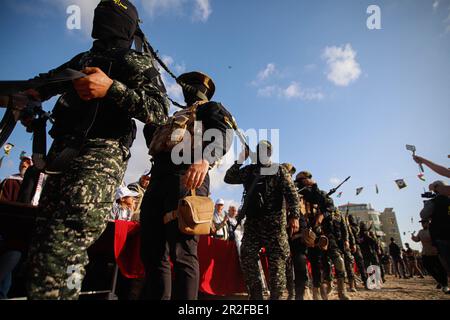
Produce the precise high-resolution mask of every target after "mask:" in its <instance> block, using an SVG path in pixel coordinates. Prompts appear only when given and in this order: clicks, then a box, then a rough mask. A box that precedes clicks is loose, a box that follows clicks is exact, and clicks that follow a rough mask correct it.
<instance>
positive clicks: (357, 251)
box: [348, 215, 367, 288]
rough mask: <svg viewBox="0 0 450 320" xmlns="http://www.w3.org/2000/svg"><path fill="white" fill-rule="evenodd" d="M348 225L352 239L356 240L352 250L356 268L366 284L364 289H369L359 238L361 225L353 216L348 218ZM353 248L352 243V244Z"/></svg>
mask: <svg viewBox="0 0 450 320" xmlns="http://www.w3.org/2000/svg"><path fill="white" fill-rule="evenodd" d="M348 224H349V227H350V232H351V234H352V239H354V243H353V247H354V249H353V250H352V253H353V257H354V258H355V262H356V266H357V267H358V271H359V274H360V275H361V280H362V281H363V283H364V287H366V288H367V272H366V266H365V264H364V258H363V256H362V253H361V247H360V245H361V242H360V237H359V231H360V230H359V225H358V223H357V222H356V221H355V218H354V217H353V216H352V215H349V216H348ZM350 246H352V243H351V244H350Z"/></svg>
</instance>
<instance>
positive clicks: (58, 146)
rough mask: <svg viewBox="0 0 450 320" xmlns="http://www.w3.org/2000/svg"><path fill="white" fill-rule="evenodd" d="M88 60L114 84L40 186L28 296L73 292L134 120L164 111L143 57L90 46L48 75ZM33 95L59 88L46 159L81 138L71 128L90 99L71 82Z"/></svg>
mask: <svg viewBox="0 0 450 320" xmlns="http://www.w3.org/2000/svg"><path fill="white" fill-rule="evenodd" d="M105 61H106V62H108V61H109V62H110V63H106V64H103V63H102V62H105ZM87 66H92V67H100V68H101V69H102V70H103V72H105V73H106V74H108V75H109V76H110V78H111V79H113V80H114V82H113V84H112V86H111V87H110V89H109V91H108V92H107V95H106V96H105V98H103V99H101V100H98V101H99V105H98V106H99V107H98V113H97V115H96V117H95V121H94V122H93V124H92V127H91V130H89V131H88V134H87V135H86V136H85V139H82V143H81V145H80V146H79V147H80V152H79V154H78V155H77V156H76V157H75V158H74V159H73V160H71V161H70V162H69V164H68V167H67V168H66V169H65V170H64V171H63V172H62V173H61V174H57V175H50V176H49V178H48V179H47V182H46V185H45V186H44V190H43V194H42V199H41V202H40V206H41V208H42V209H41V210H42V212H41V216H40V218H39V219H38V220H37V226H36V231H35V235H34V240H33V242H32V246H31V249H30V257H29V262H30V264H29V267H30V280H29V283H28V296H29V298H30V299H77V298H78V296H79V293H80V288H81V282H82V280H83V277H84V275H85V269H84V266H86V264H87V263H88V256H87V252H86V249H87V248H88V247H89V246H90V245H91V244H92V243H94V242H95V241H96V240H97V239H98V238H99V237H100V235H101V234H102V232H103V230H104V229H105V227H106V219H107V217H108V215H109V213H110V211H111V208H112V204H113V200H114V191H115V189H116V188H117V187H118V186H119V185H120V183H121V182H122V179H123V175H124V172H125V169H126V164H127V160H128V158H129V147H130V145H131V142H132V140H133V139H134V136H133V132H132V123H134V122H132V118H136V119H138V120H140V121H142V122H144V123H149V122H153V123H164V122H165V121H166V120H167V116H168V109H169V105H168V102H167V101H166V99H165V98H164V97H163V95H162V94H161V92H160V90H159V89H158V88H157V87H156V86H155V85H153V84H152V82H151V79H150V78H149V77H148V76H147V74H148V73H147V72H146V71H147V70H149V69H151V68H152V62H151V58H150V57H149V56H148V55H146V54H141V53H138V52H135V51H133V50H128V49H117V50H115V49H110V50H101V49H96V48H95V46H94V47H93V49H91V51H89V52H85V53H82V54H79V55H77V56H76V57H75V58H73V59H72V60H71V61H69V62H68V63H66V64H64V65H62V66H61V67H59V68H57V69H56V70H53V71H50V73H52V72H55V71H58V70H62V69H66V68H72V69H75V70H82V69H83V68H85V67H87ZM41 77H46V75H41ZM39 93H40V95H41V97H42V98H43V100H46V99H48V98H50V97H52V96H54V95H56V94H61V93H62V94H63V96H62V98H60V100H59V102H58V104H57V106H56V107H55V110H54V115H55V118H56V122H55V125H54V127H53V128H52V130H51V131H50V134H51V135H52V137H53V138H54V142H53V145H52V147H51V149H50V151H49V155H48V159H53V158H55V156H57V155H58V154H60V153H61V151H62V150H64V148H65V147H66V146H67V145H70V144H71V143H73V141H74V140H76V139H77V138H79V137H77V136H76V134H75V132H77V126H78V125H79V123H80V122H83V117H82V116H83V112H84V111H83V110H89V109H88V108H92V105H88V104H89V103H88V102H84V101H81V100H80V99H79V97H78V95H77V94H76V92H75V91H74V89H73V87H72V85H71V84H64V85H63V86H54V85H50V86H46V87H43V88H41V89H40V90H39ZM67 102H68V103H67ZM87 112H88V111H87Z"/></svg>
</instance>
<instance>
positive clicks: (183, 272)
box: [141, 72, 233, 300]
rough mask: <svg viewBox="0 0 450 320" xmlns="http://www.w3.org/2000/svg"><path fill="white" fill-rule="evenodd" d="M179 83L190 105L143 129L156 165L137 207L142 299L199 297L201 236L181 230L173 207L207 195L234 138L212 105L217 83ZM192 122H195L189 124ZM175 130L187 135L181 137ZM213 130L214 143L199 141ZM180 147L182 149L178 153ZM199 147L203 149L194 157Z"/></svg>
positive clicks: (190, 76)
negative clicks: (217, 165) (214, 172)
mask: <svg viewBox="0 0 450 320" xmlns="http://www.w3.org/2000/svg"><path fill="white" fill-rule="evenodd" d="M177 81H178V83H181V84H182V87H183V95H184V99H185V101H186V103H187V106H188V107H186V108H185V109H183V110H180V111H178V112H176V113H175V114H174V115H173V116H172V117H171V118H170V119H169V122H168V123H167V124H166V125H164V126H162V127H159V128H157V127H155V126H153V125H146V127H145V129H144V134H145V138H146V141H147V145H148V146H149V149H150V151H149V152H150V154H151V155H152V156H153V161H154V164H153V166H152V171H151V174H152V179H151V181H150V185H149V187H148V188H147V191H146V193H145V195H144V198H143V200H142V207H141V228H142V229H141V230H142V231H141V235H142V246H141V257H142V261H143V263H144V266H145V270H146V274H148V277H147V280H148V283H147V288H146V292H145V296H144V298H145V299H151V300H170V299H171V300H196V299H197V296H198V286H199V278H200V274H199V273H200V271H199V264H198V257H197V246H198V241H199V236H198V235H191V234H186V233H183V232H182V231H180V229H179V227H178V219H179V218H178V217H177V208H178V207H179V203H180V200H181V199H182V198H184V197H186V196H188V195H189V194H191V195H193V194H192V193H193V191H194V190H195V193H196V195H197V196H208V195H209V173H208V172H209V169H210V168H211V167H213V166H214V163H215V162H217V161H219V160H220V159H221V157H223V156H224V155H225V154H226V153H227V152H228V149H229V148H230V146H231V140H232V139H231V138H232V136H233V135H232V128H231V125H230V124H229V122H227V121H226V119H227V118H229V119H231V114H229V112H228V111H227V110H226V109H225V107H224V106H223V105H222V104H221V103H218V102H214V101H211V98H212V97H213V95H214V92H215V85H214V82H213V81H212V79H211V78H210V77H209V76H207V75H205V74H203V73H200V72H189V73H185V74H182V75H181V76H179V77H178V78H177ZM192 120H196V121H197V122H198V123H199V124H198V125H193V123H192ZM200 124H201V125H200ZM179 126H180V127H179ZM181 127H183V128H184V130H182V129H181ZM200 129H202V130H200ZM177 131H184V133H185V134H181V135H179V134H177ZM213 131H214V132H215V133H216V134H217V135H214V137H215V139H214V141H213V142H209V141H210V140H208V142H206V141H203V140H202V138H203V135H205V136H206V135H207V134H208V132H213ZM196 133H198V134H200V137H199V143H198V144H197V143H195V141H196V138H195V137H193V136H194V135H196ZM176 137H179V138H180V139H181V140H180V141H179V140H178V139H175V138H176ZM205 140H206V138H205ZM192 141H194V143H192ZM177 142H178V143H177ZM178 146H185V148H183V150H181V151H180V150H178V149H177V148H178ZM197 147H198V151H201V153H200V154H198V155H197V154H196V151H195V149H196V148H197ZM177 150H178V151H177ZM208 150H211V151H214V152H212V153H209V152H208ZM189 151H190V152H191V153H190V156H189V155H188V156H187V161H182V162H181V163H177V161H175V159H174V158H173V157H174V155H178V154H179V152H181V153H183V155H185V153H186V154H187V153H188V152H189ZM197 157H198V158H197ZM183 158H184V157H183ZM170 262H172V264H173V274H174V277H172V269H171V264H170Z"/></svg>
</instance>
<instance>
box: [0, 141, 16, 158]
mask: <svg viewBox="0 0 450 320" xmlns="http://www.w3.org/2000/svg"><path fill="white" fill-rule="evenodd" d="M12 148H14V145H13V144H12V143H7V144H5V145H4V146H3V150H4V151H5V154H6V155H7V156H9V153H10V152H11V149H12Z"/></svg>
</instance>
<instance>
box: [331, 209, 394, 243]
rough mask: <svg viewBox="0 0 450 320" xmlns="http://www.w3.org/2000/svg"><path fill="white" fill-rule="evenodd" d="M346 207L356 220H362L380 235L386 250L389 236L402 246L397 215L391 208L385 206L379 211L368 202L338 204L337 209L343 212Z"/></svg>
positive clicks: (345, 210)
mask: <svg viewBox="0 0 450 320" xmlns="http://www.w3.org/2000/svg"><path fill="white" fill-rule="evenodd" d="M347 208H348V214H351V215H352V216H353V217H355V218H356V220H357V221H358V222H360V221H363V222H364V223H366V224H367V225H368V226H372V230H373V231H375V233H376V235H377V236H379V237H381V242H382V245H383V247H384V249H385V250H388V246H389V244H390V243H391V240H390V239H391V238H394V240H395V242H396V243H397V244H398V245H399V246H400V248H402V247H403V243H402V239H401V235H400V230H399V228H398V223H397V217H396V215H395V211H394V209H393V208H386V209H384V211H383V212H382V213H380V212H379V211H376V210H375V209H373V208H372V205H371V204H370V203H367V204H353V203H349V204H346V205H342V206H339V210H340V211H341V212H342V213H344V214H345V213H346V212H347Z"/></svg>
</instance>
